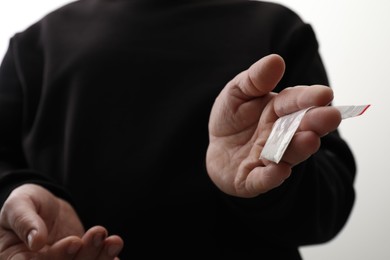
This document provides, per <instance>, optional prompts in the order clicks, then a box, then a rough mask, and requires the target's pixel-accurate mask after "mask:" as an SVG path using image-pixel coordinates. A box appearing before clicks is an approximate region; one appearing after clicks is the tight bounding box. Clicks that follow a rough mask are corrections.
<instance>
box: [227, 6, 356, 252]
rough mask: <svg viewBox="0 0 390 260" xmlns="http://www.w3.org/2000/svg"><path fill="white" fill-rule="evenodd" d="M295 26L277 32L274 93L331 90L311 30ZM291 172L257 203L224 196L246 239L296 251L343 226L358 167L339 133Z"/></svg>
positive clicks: (297, 23) (331, 235) (297, 21)
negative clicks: (279, 71)
mask: <svg viewBox="0 0 390 260" xmlns="http://www.w3.org/2000/svg"><path fill="white" fill-rule="evenodd" d="M289 15H291V13H289ZM294 21H295V23H291V21H289V23H290V24H291V26H289V27H288V30H285V31H281V33H280V35H281V36H279V37H280V38H279V39H278V42H277V44H276V46H277V47H276V48H275V50H274V52H276V53H278V54H280V55H281V56H282V57H284V58H285V61H286V73H285V75H284V77H283V79H282V80H281V82H280V83H279V85H278V86H277V88H276V91H277V92H278V91H281V90H282V89H284V88H286V87H292V86H296V85H313V84H324V85H329V82H328V78H327V75H326V72H325V68H324V64H323V62H322V60H321V57H320V54H319V50H318V43H317V40H316V36H315V33H314V31H313V29H312V27H311V26H310V25H309V24H305V23H303V22H302V21H301V20H300V19H297V18H296V17H295V19H294ZM282 23H283V24H289V23H286V21H283V22H282ZM292 170H293V171H292V174H291V176H290V178H288V179H287V180H286V181H285V183H283V184H282V185H281V186H280V187H278V188H276V189H274V190H272V191H269V192H268V193H266V194H262V195H259V196H258V197H256V198H252V199H244V198H236V197H230V196H226V195H222V196H223V197H224V198H225V199H226V203H227V205H228V208H230V210H232V211H234V212H235V214H236V216H237V218H239V219H240V221H241V223H243V226H241V228H240V229H241V230H250V231H245V232H248V234H249V233H250V235H248V234H247V235H248V237H253V235H254V234H257V235H258V236H262V234H266V235H267V236H269V239H272V240H274V241H279V242H280V243H282V244H287V245H290V246H292V247H295V246H301V245H308V244H317V243H323V242H327V241H329V240H331V239H332V238H334V237H335V236H336V235H337V234H338V233H339V232H340V231H341V230H342V228H343V227H344V225H345V224H346V222H347V220H348V218H349V215H350V213H351V211H352V208H353V204H354V200H355V191H354V179H355V174H356V165H355V159H354V156H353V154H352V151H351V150H350V148H349V146H348V144H347V143H346V142H345V141H344V140H343V138H342V137H341V135H340V133H339V131H338V130H337V131H335V132H332V133H329V134H328V135H327V136H326V137H323V138H322V140H321V147H320V149H319V151H318V152H317V153H315V154H314V155H313V156H311V157H310V158H309V159H308V160H306V161H304V162H302V163H301V164H299V165H297V166H295V167H294V168H293V169H292Z"/></svg>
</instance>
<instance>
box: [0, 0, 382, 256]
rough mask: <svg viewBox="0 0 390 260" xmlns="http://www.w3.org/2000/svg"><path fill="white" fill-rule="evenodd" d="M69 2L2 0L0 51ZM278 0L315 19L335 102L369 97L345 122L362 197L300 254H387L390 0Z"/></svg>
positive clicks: (347, 102)
mask: <svg viewBox="0 0 390 260" xmlns="http://www.w3.org/2000/svg"><path fill="white" fill-rule="evenodd" d="M67 2H69V0H35V1H32V0H8V1H6V0H1V1H0V55H1V57H2V56H3V55H4V53H5V51H6V48H7V45H8V40H9V38H10V37H11V35H13V34H14V33H15V32H17V31H20V30H22V29H24V28H25V27H27V26H28V25H30V24H31V23H32V22H35V21H36V20H38V19H39V18H41V17H42V16H43V15H44V14H46V13H47V12H49V11H51V10H53V9H54V8H56V7H58V6H61V5H63V4H65V3H67ZM275 2H278V3H282V4H284V5H286V6H288V7H290V8H291V9H293V10H294V11H295V12H297V13H298V14H299V15H300V16H301V17H302V18H303V19H304V20H305V21H306V22H309V23H310V24H311V25H312V26H313V28H314V30H315V32H316V34H317V37H318V40H319V42H320V52H321V54H322V56H323V60H324V62H325V66H326V68H327V70H328V74H329V78H330V82H331V86H332V87H333V89H334V92H335V99H334V104H335V105H358V104H371V107H370V108H369V109H368V110H367V112H366V113H365V114H364V115H363V116H360V117H358V118H352V119H346V120H344V121H343V122H342V123H341V125H340V128H341V133H342V135H343V136H344V137H345V139H347V141H348V142H349V143H350V145H351V147H352V149H353V151H354V153H355V156H356V159H357V162H358V177H357V181H356V189H357V200H356V204H355V207H354V210H353V213H352V216H351V218H350V220H349V221H348V223H347V225H346V227H345V228H344V229H343V230H342V232H341V233H340V234H339V235H338V236H337V237H336V238H335V239H334V240H332V241H331V242H329V243H326V244H322V245H318V246H310V247H305V248H302V250H301V251H302V254H303V257H304V259H305V260H367V259H373V260H388V259H390V223H389V221H390V203H389V199H390V188H389V186H390V158H389V152H388V150H389V147H390V138H389V134H390V129H389V128H390V125H389V123H388V118H389V113H390V101H389V99H390V98H389V94H390V91H389V88H390V79H389V76H390V66H389V63H390V51H389V47H390V1H388V0H370V1H357V0H337V1H336V0H318V1H313V0H294V1H287V0H283V1H275ZM287 69H288V68H287ZM388 160H389V162H388ZM260 254H261V253H260Z"/></svg>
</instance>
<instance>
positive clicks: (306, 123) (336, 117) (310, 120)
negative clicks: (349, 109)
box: [298, 106, 342, 136]
mask: <svg viewBox="0 0 390 260" xmlns="http://www.w3.org/2000/svg"><path fill="white" fill-rule="evenodd" d="M341 120H342V119H341V114H340V111H338V110H337V109H336V108H335V107H331V106H325V107H316V108H313V109H310V110H309V111H307V112H306V114H305V116H304V117H303V119H302V121H301V123H300V125H299V128H298V131H313V132H315V133H316V134H317V135H318V136H323V135H325V134H327V133H329V132H332V131H334V130H335V129H336V128H337V127H338V126H339V125H340V123H341Z"/></svg>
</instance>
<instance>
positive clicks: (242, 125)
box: [209, 54, 285, 136]
mask: <svg viewBox="0 0 390 260" xmlns="http://www.w3.org/2000/svg"><path fill="white" fill-rule="evenodd" d="M284 70H285V63H284V60H283V58H282V57H280V56H279V55H277V54H270V55H268V56H265V57H263V58H261V59H260V60H258V61H257V62H256V63H254V64H252V65H251V66H250V67H249V68H248V69H247V70H245V71H243V72H241V73H240V74H238V75H237V76H236V77H234V78H233V79H232V80H231V81H230V82H229V83H228V84H227V85H226V87H225V88H224V89H223V90H222V91H221V93H220V94H219V95H218V97H217V98H216V100H215V102H214V105H213V108H212V111H211V115H210V120H209V132H210V134H211V135H214V136H226V135H231V134H233V133H237V132H238V131H241V130H243V129H247V128H248V127H250V126H253V125H257V121H258V120H259V117H260V115H261V113H262V110H263V109H264V107H265V106H266V105H267V103H268V102H269V101H270V99H271V97H272V95H269V93H270V92H271V91H272V90H273V89H274V88H275V86H276V85H277V84H278V82H279V81H280V79H281V78H282V76H283V73H284Z"/></svg>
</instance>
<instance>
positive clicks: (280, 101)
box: [273, 85, 333, 117]
mask: <svg viewBox="0 0 390 260" xmlns="http://www.w3.org/2000/svg"><path fill="white" fill-rule="evenodd" d="M332 100H333V90H332V89H331V88H329V87H327V86H323V85H312V86H295V87H291V88H287V89H284V90H283V91H281V92H280V93H279V95H278V96H277V97H276V98H275V100H274V103H273V106H274V110H275V113H276V114H277V115H278V116H279V117H282V116H285V115H288V114H291V113H293V112H296V111H298V110H301V109H304V108H308V107H311V106H326V105H328V104H329V103H330V102H331V101H332Z"/></svg>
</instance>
